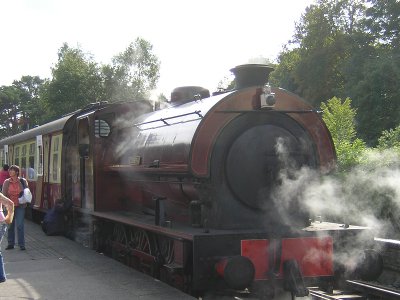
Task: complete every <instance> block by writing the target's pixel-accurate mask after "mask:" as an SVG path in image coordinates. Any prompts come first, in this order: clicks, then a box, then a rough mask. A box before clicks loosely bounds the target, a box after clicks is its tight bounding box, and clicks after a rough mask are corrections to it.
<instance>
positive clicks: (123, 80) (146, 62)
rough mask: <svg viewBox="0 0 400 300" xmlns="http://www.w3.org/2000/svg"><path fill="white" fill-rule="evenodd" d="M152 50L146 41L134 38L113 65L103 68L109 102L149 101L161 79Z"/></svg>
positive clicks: (157, 62) (158, 64)
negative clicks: (152, 91)
mask: <svg viewBox="0 0 400 300" xmlns="http://www.w3.org/2000/svg"><path fill="white" fill-rule="evenodd" d="M152 48H153V46H152V45H151V44H150V43H149V42H148V41H146V40H144V39H141V38H137V39H136V40H135V42H134V43H131V44H130V45H129V46H128V48H127V49H125V51H123V52H121V53H120V54H118V55H116V56H115V57H114V58H113V64H112V65H106V66H103V69H102V72H103V79H104V86H105V89H106V96H107V98H108V99H109V100H110V101H112V102H114V101H121V100H124V101H127V100H143V99H148V98H149V94H150V91H151V90H152V89H154V88H155V87H156V84H157V81H158V79H159V77H160V75H159V70H160V63H159V61H158V58H157V57H156V56H155V55H154V54H153V53H152Z"/></svg>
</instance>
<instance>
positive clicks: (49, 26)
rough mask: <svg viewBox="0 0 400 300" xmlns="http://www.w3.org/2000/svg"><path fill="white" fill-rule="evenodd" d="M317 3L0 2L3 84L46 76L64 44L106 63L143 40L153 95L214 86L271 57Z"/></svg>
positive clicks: (177, 0) (305, 0)
mask: <svg viewBox="0 0 400 300" xmlns="http://www.w3.org/2000/svg"><path fill="white" fill-rule="evenodd" d="M312 3H314V0H279V1H271V0H247V1H240V0H238V1H232V0H229V1H228V0H202V1H195V0H186V1H184V0H142V1H136V0H107V1H104V0H0V11H1V12H2V14H1V17H0V39H1V43H0V86H3V85H11V84H12V82H13V81H14V80H19V79H20V78H21V77H22V76H24V75H30V76H40V77H41V78H51V68H52V67H54V65H55V64H56V62H57V52H58V50H59V49H60V48H61V46H62V45H63V43H68V45H69V46H70V47H79V48H80V49H82V50H83V51H84V52H85V53H88V54H90V55H92V57H93V59H94V60H95V61H96V62H98V63H100V64H108V63H111V59H112V57H113V56H115V55H117V54H119V53H121V52H123V51H124V50H125V49H126V48H127V47H128V46H129V44H130V43H132V42H134V41H135V40H136V38H138V37H140V38H143V39H145V40H147V41H149V42H150V43H151V44H152V45H153V53H154V54H155V55H156V56H157V57H158V58H159V60H160V62H161V68H160V80H159V82H158V87H157V91H156V92H157V94H159V93H163V94H164V95H166V96H167V97H169V95H170V93H171V91H172V90H173V89H174V88H175V87H178V86H184V85H198V86H203V87H205V88H208V89H210V91H211V92H212V91H215V90H216V87H217V85H218V83H219V82H220V81H221V80H223V79H224V78H225V77H227V76H229V75H230V74H231V73H230V71H229V70H230V69H231V68H233V67H235V66H237V65H240V64H244V63H248V62H249V61H251V62H256V61H257V59H260V58H267V59H269V60H271V61H276V58H277V56H278V54H279V52H280V51H281V50H282V46H283V45H284V44H286V43H287V42H288V41H289V40H290V39H291V38H292V37H293V34H294V30H295V22H299V20H300V18H301V15H302V14H303V13H304V12H305V9H306V7H307V6H309V5H310V4H312Z"/></svg>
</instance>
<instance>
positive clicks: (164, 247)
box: [157, 236, 175, 264]
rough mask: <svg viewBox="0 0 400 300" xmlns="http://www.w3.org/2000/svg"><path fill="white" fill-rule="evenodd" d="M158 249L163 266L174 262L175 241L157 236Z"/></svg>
mask: <svg viewBox="0 0 400 300" xmlns="http://www.w3.org/2000/svg"><path fill="white" fill-rule="evenodd" d="M157 248H158V252H159V254H160V256H161V259H162V263H163V264H170V263H172V262H173V261H174V256H175V253H174V241H173V240H171V239H170V238H166V237H164V236H157Z"/></svg>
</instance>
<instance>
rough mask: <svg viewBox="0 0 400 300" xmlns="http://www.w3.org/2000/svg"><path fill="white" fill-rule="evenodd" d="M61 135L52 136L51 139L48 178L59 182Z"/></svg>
mask: <svg viewBox="0 0 400 300" xmlns="http://www.w3.org/2000/svg"><path fill="white" fill-rule="evenodd" d="M60 152H61V135H57V136H53V138H52V140H51V161H50V172H51V173H50V180H51V181H52V182H60V174H61V159H60V158H61V155H60Z"/></svg>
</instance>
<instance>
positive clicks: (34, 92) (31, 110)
mask: <svg viewBox="0 0 400 300" xmlns="http://www.w3.org/2000/svg"><path fill="white" fill-rule="evenodd" d="M44 82H45V80H43V79H41V78H39V77H38V76H22V78H21V79H20V80H19V81H14V82H13V86H15V87H17V88H18V89H19V90H20V98H19V100H20V102H21V112H20V113H21V119H22V120H23V127H24V128H23V129H24V130H27V129H30V128H32V127H34V126H35V125H38V124H39V123H40V120H41V119H42V115H43V109H42V106H41V104H40V101H39V100H40V98H39V91H40V89H41V87H42V85H43V83H44Z"/></svg>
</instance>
